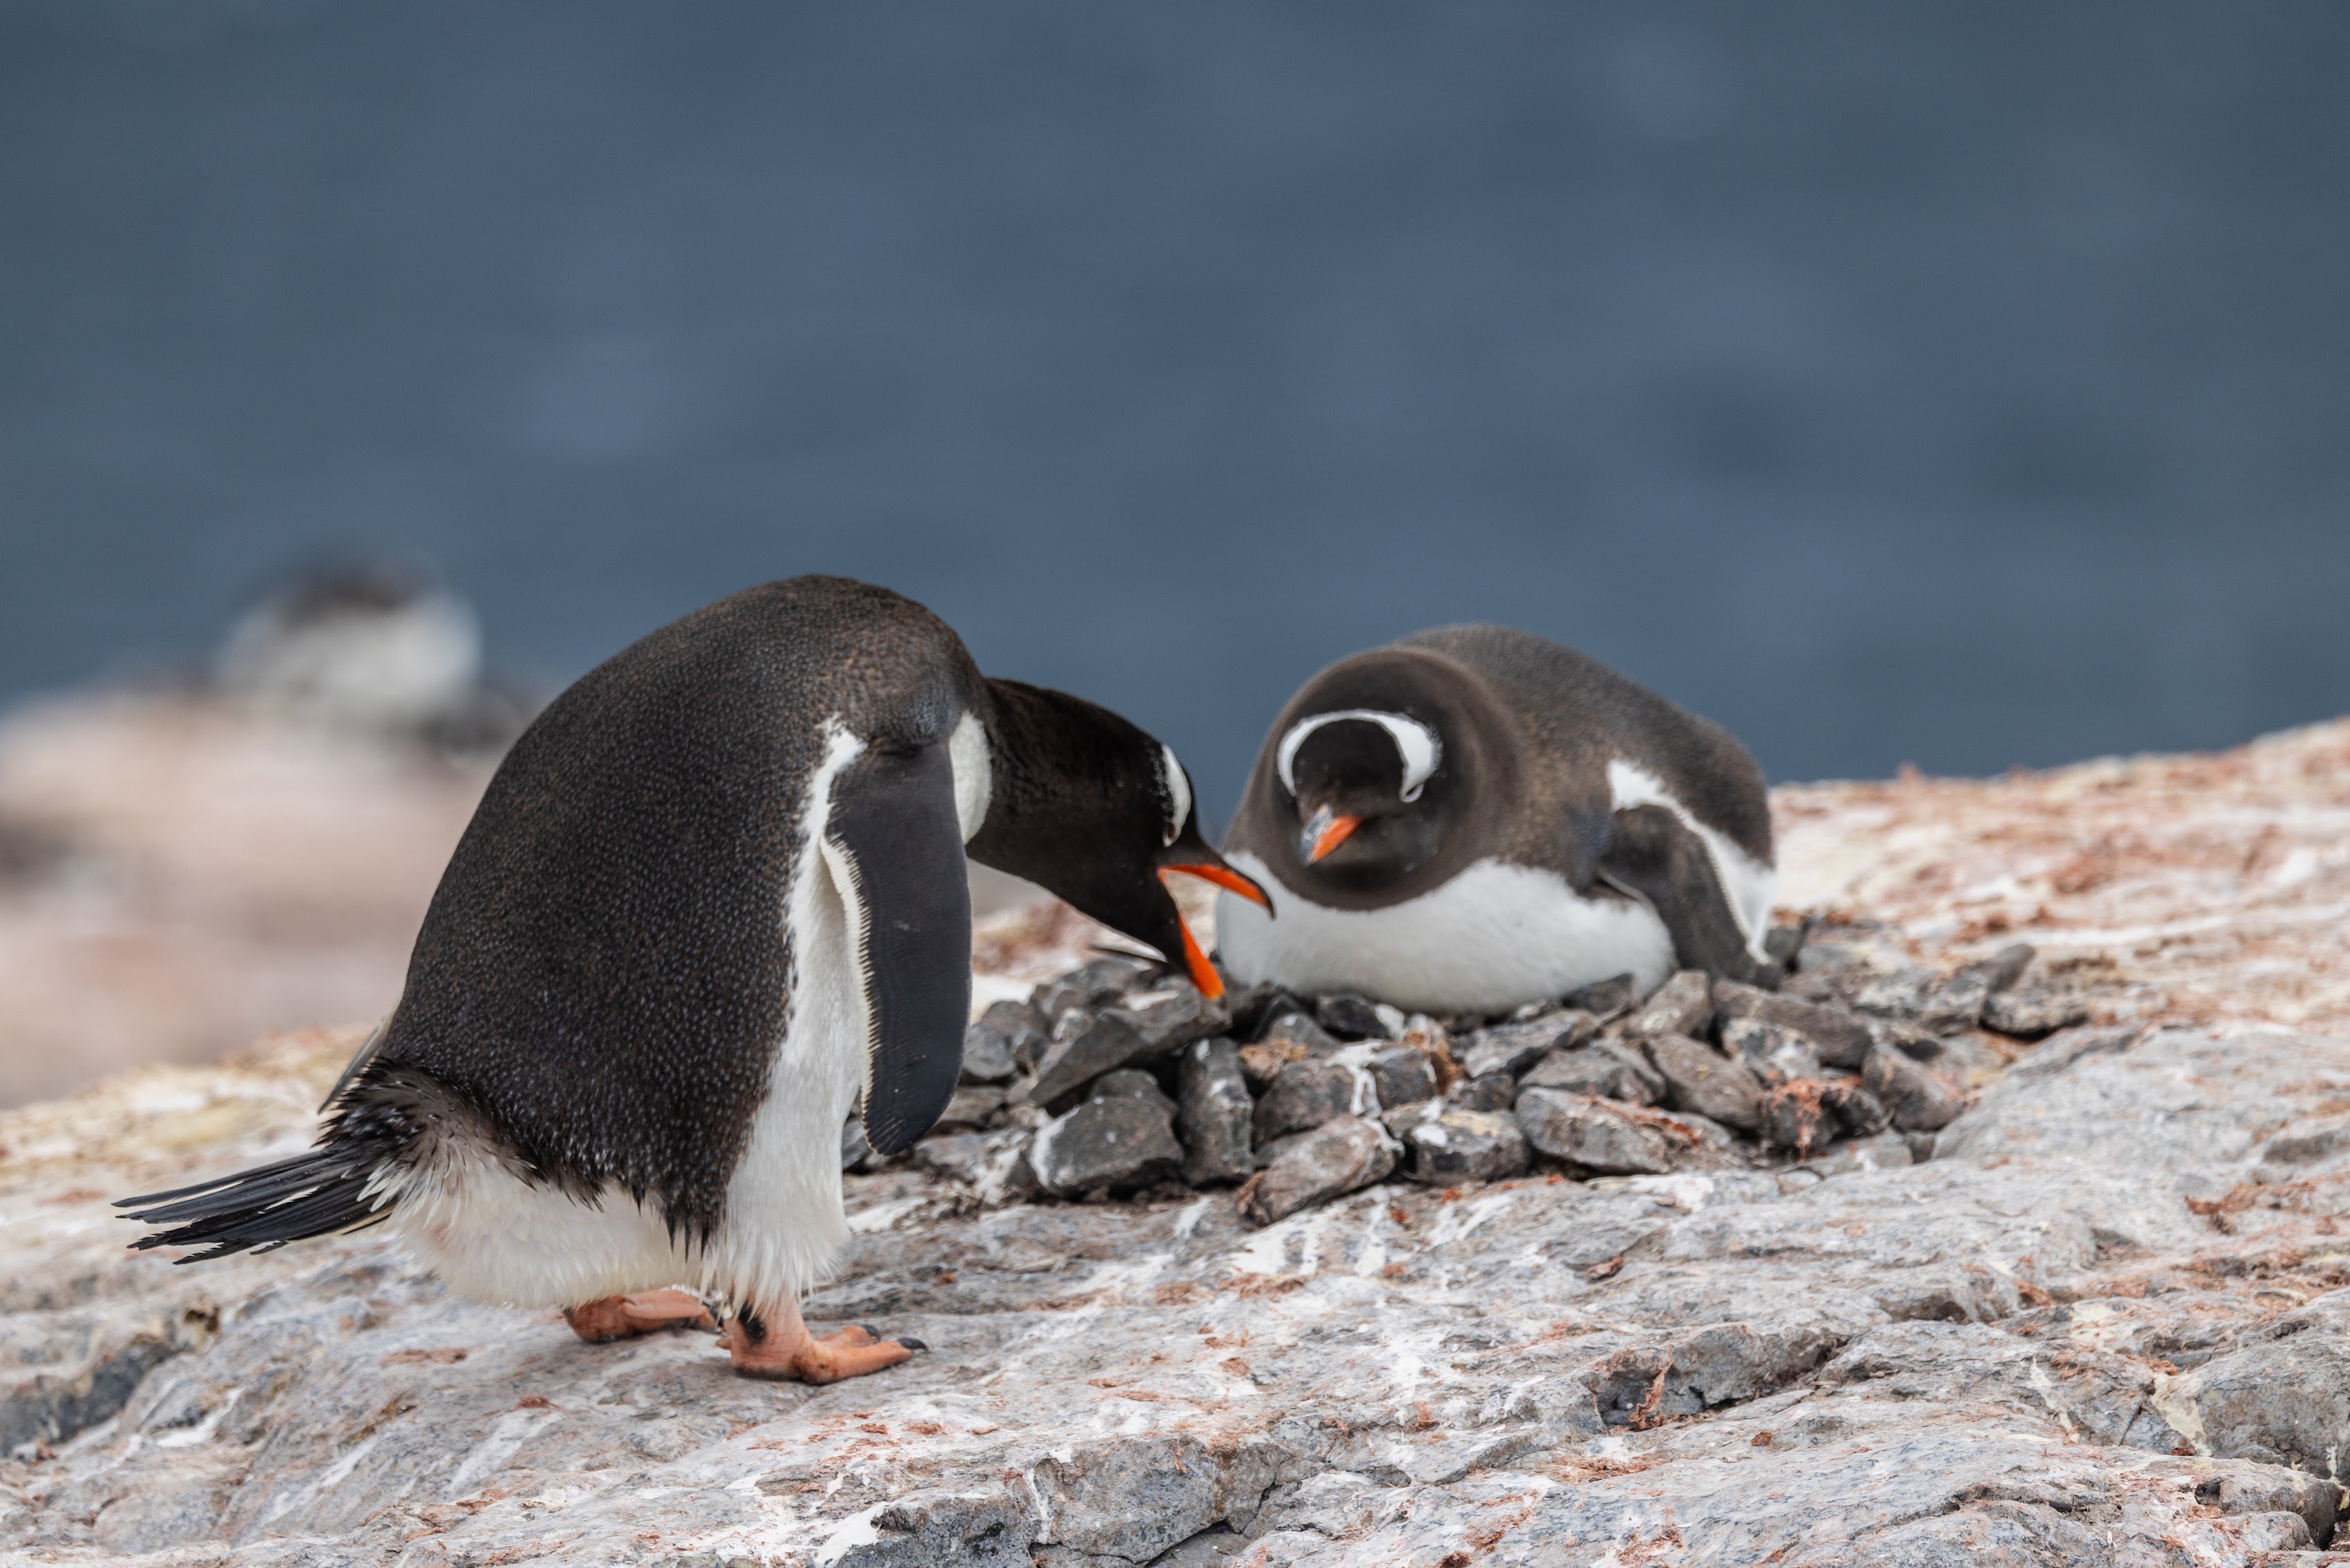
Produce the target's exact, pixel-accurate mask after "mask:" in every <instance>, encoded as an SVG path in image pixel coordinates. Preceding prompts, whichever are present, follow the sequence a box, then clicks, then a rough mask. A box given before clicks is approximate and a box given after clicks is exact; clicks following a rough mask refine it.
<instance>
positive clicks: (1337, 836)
mask: <svg viewBox="0 0 2350 1568" xmlns="http://www.w3.org/2000/svg"><path fill="white" fill-rule="evenodd" d="M1224 849H1225V852H1226V853H1227V854H1228V855H1230V856H1231V857H1232V863H1233V865H1235V866H1236V867H1241V868H1242V869H1243V870H1245V871H1247V872H1248V873H1249V874H1251V875H1252V876H1254V877H1263V878H1265V879H1267V880H1268V882H1277V883H1279V884H1280V885H1281V887H1282V888H1284V889H1285V890H1286V894H1287V896H1286V897H1284V898H1283V899H1282V904H1281V919H1280V922H1279V923H1278V924H1275V923H1274V922H1272V921H1269V920H1266V919H1262V918H1260V917H1258V916H1257V914H1256V912H1255V911H1254V910H1253V909H1248V908H1246V907H1244V906H1242V905H1240V904H1239V903H1238V902H1236V901H1235V900H1233V899H1230V898H1226V899H1222V900H1221V901H1220V908H1219V909H1218V911H1217V927H1216V929H1217V932H1218V937H1219V941H1220V947H1221V953H1222V958H1223V961H1224V964H1225V967H1226V970H1227V971H1228V972H1230V973H1231V974H1232V976H1233V977H1234V978H1235V979H1238V980H1242V981H1251V982H1253V981H1280V982H1282V983H1283V984H1285V985H1289V986H1292V987H1295V988H1296V989H1298V990H1301V991H1308V992H1313V991H1325V992H1326V991H1355V992H1362V993H1364V994H1366V995H1369V996H1374V997H1378V998H1380V999H1382V1000H1384V1001H1388V1002H1394V1003H1396V1004H1397V1005H1399V1006H1404V1007H1417V1008H1423V1009H1427V1010H1430V1011H1435V1012H1448V1011H1458V1012H1485V1013H1493V1012H1505V1011H1507V1010H1509V1009H1512V1008H1514V1007H1518V1006H1520V1005H1523V1004H1524V1003H1526V1002H1536V1001H1542V1000H1544V999H1550V998H1555V997H1559V996H1562V995H1564V994H1565V993H1566V992H1570V991H1572V990H1575V988H1577V987H1578V986H1583V985H1587V984H1589V983H1591V982H1592V981H1598V980H1604V979H1606V978H1607V977H1608V976H1610V975H1617V974H1622V973H1625V972H1627V971H1628V972H1630V973H1631V974H1632V975H1633V976H1634V977H1635V979H1636V980H1637V981H1638V984H1639V985H1640V987H1641V988H1642V990H1643V991H1646V990H1648V989H1650V988H1653V987H1655V986H1656V985H1658V984H1659V983H1661V982H1662V981H1663V980H1664V978H1665V976H1666V975H1667V974H1668V973H1669V972H1670V971H1672V969H1673V968H1674V966H1675V965H1676V964H1679V965H1681V966H1685V967H1689V968H1696V969H1704V970H1709V971H1712V972H1714V973H1716V974H1721V975H1728V976H1731V977H1732V978H1735V979H1738V980H1753V979H1757V978H1764V977H1766V973H1767V971H1763V970H1762V969H1761V968H1760V965H1761V963H1762V961H1763V951H1762V948H1761V942H1762V939H1763V934H1764V931H1765V929H1766V926H1767V923H1768V919H1769V915H1770V908H1771V889H1772V885H1773V871H1772V864H1771V815H1770V808H1769V805H1768V803H1767V801H1766V800H1765V798H1764V795H1763V775H1762V773H1761V771H1760V770H1759V769H1757V768H1756V767H1755V765H1754V760H1753V759H1752V757H1750V756H1748V755H1747V754H1746V752H1745V750H1744V749H1743V748H1742V747H1741V746H1740V745H1739V743H1738V742H1736V741H1734V740H1732V739H1731V737H1730V736H1729V734H1728V733H1727V732H1724V731H1722V730H1721V729H1720V728H1719V727H1717V726H1715V725H1713V724H1710V723H1708V722H1706V721H1704V720H1702V719H1700V718H1697V717H1695V716H1694V715H1692V714H1690V713H1686V712H1684V711H1681V710H1680V709H1679V708H1677V707H1675V706H1673V704H1671V703H1670V702H1668V701H1665V700H1664V699H1663V698H1661V697H1659V696H1658V695H1656V693H1654V692H1652V691H1648V690H1647V689H1645V688H1643V687H1641V686H1638V685H1637V684H1635V683H1634V682H1632V681H1630V680H1627V679H1625V678H1624V677H1623V676H1621V675H1618V674H1617V673H1616V672H1615V671H1614V670H1609V669H1607V668H1606V667H1605V666H1603V665H1601V664H1598V663H1596V661H1594V660H1592V659H1587V658H1586V657H1584V656H1583V655H1582V654H1579V653H1576V652H1574V651H1573V650H1571V649H1565V648H1561V647H1559V646H1558V645H1557V644H1555V643H1551V642H1545V641H1544V640H1543V639H1540V638H1537V637H1530V636H1528V635H1526V634H1525V633H1523V632H1518V631H1511V630H1509V629H1507V628H1503V627H1492V626H1461V627H1447V628H1441V629H1439V630H1436V631H1426V632H1421V633H1420V634H1419V635H1418V636H1416V637H1409V638H1406V639H1404V640H1402V641H1401V642H1398V643H1393V644H1390V645H1389V646H1388V647H1386V648H1380V649H1373V650H1371V651H1370V652H1368V653H1360V654H1357V655H1356V656H1355V657H1353V658H1351V659H1342V660H1340V661H1339V662H1338V663H1336V664H1334V665H1332V666H1331V667H1330V668H1328V669H1327V670H1323V671H1322V672H1321V673H1320V674H1319V675H1316V676H1315V677H1314V679H1313V680H1309V681H1307V682H1306V684H1305V689H1304V690H1303V691H1299V692H1298V693H1297V695H1296V696H1295V697H1294V698H1292V699H1290V701H1289V705H1288V706H1287V707H1286V708H1284V710H1283V711H1282V713H1281V717H1280V718H1279V719H1278V720H1276V721H1275V722H1274V726H1273V732H1272V733H1271V734H1270V735H1269V736H1268V737H1267V738H1266V740H1265V743H1264V749H1263V751H1262V752H1260V753H1258V755H1257V760H1256V768H1255V771H1254V772H1253V774H1251V775H1250V778H1249V783H1248V788H1247V791H1246V793H1245V794H1244V795H1243V799H1242V802H1241V808H1240V812H1239V815H1237V816H1236V817H1235V818H1234V819H1233V822H1232V831H1231V832H1230V833H1229V834H1227V835H1226V836H1225V838H1224Z"/></svg>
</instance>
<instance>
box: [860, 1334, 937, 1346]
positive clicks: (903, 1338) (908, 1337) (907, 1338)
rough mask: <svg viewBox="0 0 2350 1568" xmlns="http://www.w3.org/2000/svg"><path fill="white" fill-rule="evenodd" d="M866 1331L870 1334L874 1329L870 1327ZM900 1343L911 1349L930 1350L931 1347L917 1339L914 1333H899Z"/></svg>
mask: <svg viewBox="0 0 2350 1568" xmlns="http://www.w3.org/2000/svg"><path fill="white" fill-rule="evenodd" d="M866 1332H867V1333H868V1334H870V1333H871V1332H872V1330H870V1329H868V1330H866ZM898 1343H899V1345H904V1346H905V1347H906V1348H907V1349H909V1350H928V1349H930V1346H929V1345H924V1344H923V1343H922V1342H921V1341H920V1340H919V1339H916V1338H915V1337H914V1336H913V1335H912V1334H899V1336H898Z"/></svg>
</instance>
